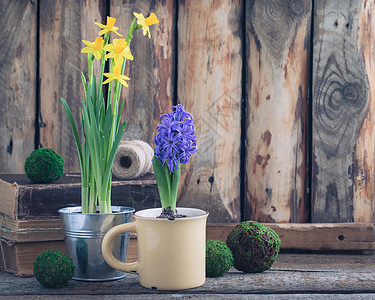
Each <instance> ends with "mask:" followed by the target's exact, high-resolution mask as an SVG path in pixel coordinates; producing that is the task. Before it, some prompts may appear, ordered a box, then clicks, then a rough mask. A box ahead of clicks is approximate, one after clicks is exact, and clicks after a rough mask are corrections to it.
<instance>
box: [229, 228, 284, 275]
mask: <svg viewBox="0 0 375 300" xmlns="http://www.w3.org/2000/svg"><path fill="white" fill-rule="evenodd" d="M280 243H281V241H280V237H279V236H278V235H277V233H276V232H275V231H274V230H272V229H271V228H269V227H267V226H264V225H262V224H259V223H258V222H255V221H245V222H241V223H240V224H238V225H237V226H236V227H235V228H234V229H233V230H232V232H231V233H230V234H229V235H228V238H227V241H226V244H227V246H228V247H229V248H230V249H231V251H232V253H233V257H234V267H235V268H236V269H237V270H239V271H243V272H246V273H258V272H263V271H266V270H268V269H269V268H271V266H272V265H273V263H274V262H275V260H276V257H277V255H278V253H279V250H280Z"/></svg>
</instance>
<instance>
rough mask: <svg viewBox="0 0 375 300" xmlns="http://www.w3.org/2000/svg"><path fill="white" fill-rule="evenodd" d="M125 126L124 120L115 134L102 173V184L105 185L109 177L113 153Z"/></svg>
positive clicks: (113, 158)
mask: <svg viewBox="0 0 375 300" xmlns="http://www.w3.org/2000/svg"><path fill="white" fill-rule="evenodd" d="M125 128H126V122H124V123H122V125H121V126H120V128H119V130H118V132H117V134H116V137H115V141H114V142H113V145H112V149H111V152H110V154H109V157H108V161H107V166H106V169H105V173H104V181H103V186H106V185H107V184H108V180H109V178H110V177H111V174H112V166H113V161H114V160H115V155H116V153H117V149H118V147H119V145H120V142H121V139H122V136H123V135H124V132H125Z"/></svg>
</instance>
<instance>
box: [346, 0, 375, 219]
mask: <svg viewBox="0 0 375 300" xmlns="http://www.w3.org/2000/svg"><path fill="white" fill-rule="evenodd" d="M374 14H375V2H374V1H364V2H362V3H361V5H360V10H359V12H358V42H357V48H358V51H359V54H360V56H361V57H362V61H363V62H364V67H365V73H366V76H367V78H368V97H369V99H368V104H367V107H366V110H365V116H364V117H363V121H362V122H363V123H362V126H361V127H360V128H359V132H358V138H357V140H356V141H355V147H354V152H353V168H352V180H353V206H354V207H353V208H354V211H353V215H354V221H355V222H372V223H375V179H374V176H375V138H374V128H375V115H374V111H375V60H374V53H375V43H374V41H375V31H374V28H375V18H374V17H373V16H374Z"/></svg>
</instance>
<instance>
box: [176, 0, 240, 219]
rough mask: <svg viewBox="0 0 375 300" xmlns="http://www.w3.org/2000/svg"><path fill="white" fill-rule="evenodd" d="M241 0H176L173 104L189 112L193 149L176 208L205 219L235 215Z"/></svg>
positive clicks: (183, 172)
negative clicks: (195, 209) (175, 100)
mask: <svg viewBox="0 0 375 300" xmlns="http://www.w3.org/2000/svg"><path fill="white" fill-rule="evenodd" d="M241 8H242V2H241V1H239V0H238V1H181V2H179V8H178V9H179V13H178V16H179V25H178V26H179V31H178V84H177V88H178V103H181V104H182V105H184V106H185V109H187V110H188V111H189V112H191V113H192V114H193V116H194V124H195V126H196V128H197V132H196V135H197V144H198V152H197V153H196V154H194V156H193V157H192V160H191V161H190V162H189V163H188V164H187V165H182V167H181V179H180V186H179V197H178V206H185V207H186V206H188V207H199V208H202V209H205V210H207V211H209V213H210V215H209V217H208V221H209V222H235V221H239V220H240V218H241V216H240V144H241V137H240V136H241V79H242V74H241V72H242V49H241V45H242V44H241V33H242V28H241V19H242V18H241V16H242V9H241Z"/></svg>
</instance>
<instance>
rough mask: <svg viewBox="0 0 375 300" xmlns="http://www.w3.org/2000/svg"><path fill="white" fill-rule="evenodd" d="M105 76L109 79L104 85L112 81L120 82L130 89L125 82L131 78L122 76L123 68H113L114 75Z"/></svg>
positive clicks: (105, 74)
mask: <svg viewBox="0 0 375 300" xmlns="http://www.w3.org/2000/svg"><path fill="white" fill-rule="evenodd" d="M103 75H104V76H105V77H107V78H108V79H106V80H105V81H104V82H103V84H106V83H108V82H111V81H112V80H118V81H120V82H121V83H122V84H123V85H124V86H126V87H128V84H127V83H126V81H125V80H130V78H129V77H128V76H125V75H122V74H121V68H119V67H117V66H113V73H104V74H103Z"/></svg>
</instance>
